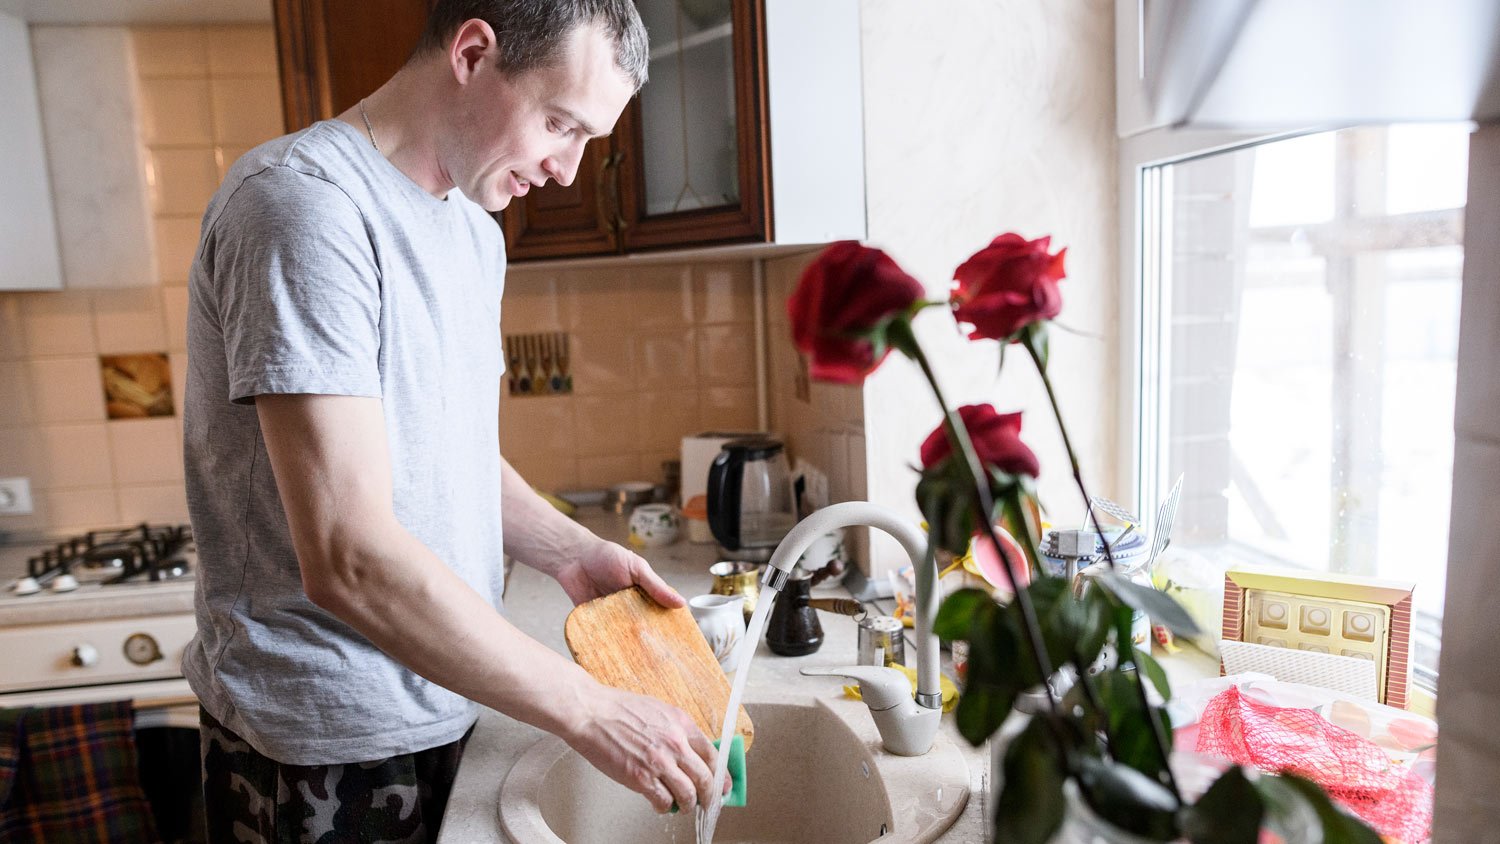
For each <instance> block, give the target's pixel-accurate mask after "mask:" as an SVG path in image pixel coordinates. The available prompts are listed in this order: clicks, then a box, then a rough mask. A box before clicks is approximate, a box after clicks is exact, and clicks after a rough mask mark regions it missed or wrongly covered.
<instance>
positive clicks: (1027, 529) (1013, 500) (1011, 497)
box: [1001, 347, 1043, 577]
mask: <svg viewBox="0 0 1500 844" xmlns="http://www.w3.org/2000/svg"><path fill="white" fill-rule="evenodd" d="M1002 348H1003V347H1002ZM1026 494H1027V493H1026V488H1025V487H1024V486H1023V485H1022V484H1021V483H1013V484H1011V485H1010V486H1008V487H1005V492H1004V494H1003V495H1002V496H1001V498H1002V503H1001V507H1003V508H1004V512H1005V518H1006V520H1007V521H1008V522H1010V523H1011V525H1013V526H1015V527H1016V528H1017V529H1018V530H1020V531H1021V533H1022V535H1021V536H1017V537H1015V539H1016V541H1017V542H1019V543H1020V544H1021V550H1023V551H1025V552H1026V564H1027V565H1028V566H1030V568H1031V571H1032V573H1033V574H1035V575H1037V576H1038V577H1039V576H1040V573H1041V572H1042V570H1043V569H1042V558H1041V554H1040V552H1039V551H1038V550H1037V537H1036V535H1035V534H1034V533H1032V528H1033V525H1032V524H1031V519H1030V518H1029V517H1028V515H1027V507H1026V505H1025V502H1024V501H1023V500H1022V498H1023V496H1025V495H1026Z"/></svg>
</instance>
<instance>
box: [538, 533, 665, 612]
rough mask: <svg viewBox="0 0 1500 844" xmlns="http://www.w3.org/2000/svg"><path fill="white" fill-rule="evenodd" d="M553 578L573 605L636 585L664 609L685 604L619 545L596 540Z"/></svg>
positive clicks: (561, 566)
mask: <svg viewBox="0 0 1500 844" xmlns="http://www.w3.org/2000/svg"><path fill="white" fill-rule="evenodd" d="M553 577H555V578H557V582H558V583H559V584H560V585H561V586H562V588H563V591H564V592H566V593H568V597H569V598H571V599H572V600H573V603H574V604H575V605H577V604H581V603H583V602H584V601H590V600H593V599H594V598H601V597H603V596H605V595H610V594H613V593H615V592H618V591H620V590H621V589H628V588H630V587H631V586H639V587H641V588H642V589H644V590H646V594H647V595H649V596H651V600H653V601H655V602H657V603H658V604H661V605H662V606H664V607H666V608H667V609H676V608H677V607H681V606H685V605H686V604H687V601H686V600H684V599H683V597H682V596H681V595H679V594H677V590H675V589H673V588H672V587H670V586H668V585H667V583H666V581H664V580H662V579H661V577H659V576H658V575H657V574H656V572H655V571H652V569H651V564H650V563H648V562H646V561H645V560H644V559H642V558H641V556H640V555H639V554H636V553H634V552H633V551H631V550H630V549H628V548H625V547H624V546H622V545H617V544H615V543H613V542H605V541H604V540H599V541H598V542H595V543H592V544H590V545H588V546H586V547H584V548H583V549H581V550H580V551H578V552H577V553H576V554H574V555H572V557H571V559H569V560H567V561H566V562H564V563H563V564H562V565H560V566H558V568H557V569H556V570H555V571H554V572H553Z"/></svg>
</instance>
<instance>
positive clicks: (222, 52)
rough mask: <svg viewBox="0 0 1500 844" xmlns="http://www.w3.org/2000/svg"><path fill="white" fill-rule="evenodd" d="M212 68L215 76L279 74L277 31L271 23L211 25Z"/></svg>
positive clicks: (210, 58)
mask: <svg viewBox="0 0 1500 844" xmlns="http://www.w3.org/2000/svg"><path fill="white" fill-rule="evenodd" d="M207 34H208V68H209V73H211V74H213V75H214V76H273V77H274V76H275V75H276V73H277V67H276V33H275V31H274V30H272V28H271V27H269V26H211V27H208V30H207Z"/></svg>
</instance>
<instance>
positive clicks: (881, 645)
mask: <svg viewBox="0 0 1500 844" xmlns="http://www.w3.org/2000/svg"><path fill="white" fill-rule="evenodd" d="M954 644H957V642H955V643H954ZM893 662H895V663H900V664H902V665H905V664H906V628H905V626H904V625H902V623H901V620H900V619H898V618H893V617H891V616H888V615H870V616H865V617H864V618H862V619H860V620H859V658H858V663H857V664H859V665H874V666H876V667H878V668H884V667H886V666H888V665H890V664H891V663H893Z"/></svg>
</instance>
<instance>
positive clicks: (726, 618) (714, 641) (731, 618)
mask: <svg viewBox="0 0 1500 844" xmlns="http://www.w3.org/2000/svg"><path fill="white" fill-rule="evenodd" d="M744 603H745V596H743V595H696V596H694V597H692V598H689V599H688V607H689V609H691V611H692V613H693V620H695V621H697V622H698V629H699V630H701V631H702V632H703V638H705V639H707V640H708V647H709V649H710V650H712V651H713V652H714V659H717V660H718V661H719V667H720V668H722V669H724V673H725V674H729V673H732V672H733V671H734V669H735V668H736V667H737V666H736V665H735V661H734V660H735V649H736V648H737V647H738V646H739V644H740V640H741V639H743V638H744V637H745V614H744V612H743V611H742V610H741V609H740V607H741V605H742V604H744Z"/></svg>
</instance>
